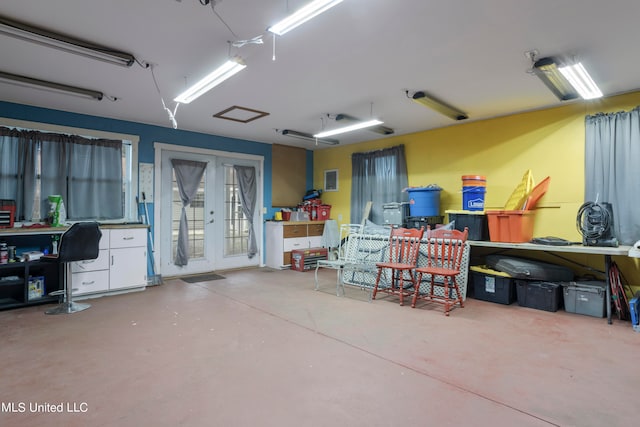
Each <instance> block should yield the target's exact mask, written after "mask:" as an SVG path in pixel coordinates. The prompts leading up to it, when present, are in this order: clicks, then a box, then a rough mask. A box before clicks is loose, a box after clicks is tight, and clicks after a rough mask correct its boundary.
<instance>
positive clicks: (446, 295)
mask: <svg viewBox="0 0 640 427" xmlns="http://www.w3.org/2000/svg"><path fill="white" fill-rule="evenodd" d="M450 292H451V288H450V287H449V277H448V276H445V277H444V315H445V316H449V308H450V307H451V299H450V298H449V293H450Z"/></svg>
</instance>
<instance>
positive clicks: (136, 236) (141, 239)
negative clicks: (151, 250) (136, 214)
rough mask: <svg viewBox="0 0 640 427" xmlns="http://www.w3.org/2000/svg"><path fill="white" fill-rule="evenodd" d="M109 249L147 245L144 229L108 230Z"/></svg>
mask: <svg viewBox="0 0 640 427" xmlns="http://www.w3.org/2000/svg"><path fill="white" fill-rule="evenodd" d="M109 242H110V247H111V248H133V247H136V246H146V245H147V230H146V229H145V228H117V229H113V230H109Z"/></svg>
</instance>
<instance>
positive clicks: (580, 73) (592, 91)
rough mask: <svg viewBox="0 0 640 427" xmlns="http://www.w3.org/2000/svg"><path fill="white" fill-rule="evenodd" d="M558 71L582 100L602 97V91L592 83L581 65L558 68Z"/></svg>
mask: <svg viewBox="0 0 640 427" xmlns="http://www.w3.org/2000/svg"><path fill="white" fill-rule="evenodd" d="M559 70H560V72H561V73H562V75H563V76H564V77H565V79H567V80H568V81H569V83H571V86H573V87H574V89H575V90H577V91H578V93H579V94H580V96H581V97H582V98H583V99H595V98H601V97H602V91H601V90H600V88H599V87H598V85H596V83H595V82H594V81H593V79H592V78H591V76H590V75H589V73H588V72H587V70H586V69H585V68H584V66H583V65H582V63H580V62H578V63H576V64H573V65H567V66H564V67H560V68H559Z"/></svg>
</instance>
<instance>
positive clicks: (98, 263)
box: [71, 249, 109, 273]
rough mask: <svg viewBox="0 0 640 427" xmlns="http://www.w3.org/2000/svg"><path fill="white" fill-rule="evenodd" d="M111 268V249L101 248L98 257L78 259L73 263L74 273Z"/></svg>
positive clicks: (72, 270) (72, 269)
mask: <svg viewBox="0 0 640 427" xmlns="http://www.w3.org/2000/svg"><path fill="white" fill-rule="evenodd" d="M108 269H109V249H101V250H100V252H99V253H98V258H96V259H87V260H84V261H76V262H72V263H71V272H72V273H82V272H84V271H96V270H108Z"/></svg>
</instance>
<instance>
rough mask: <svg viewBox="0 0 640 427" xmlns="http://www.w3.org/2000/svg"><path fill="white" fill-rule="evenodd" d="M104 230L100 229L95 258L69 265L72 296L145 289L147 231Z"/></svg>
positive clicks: (133, 229) (134, 229) (105, 228)
mask: <svg viewBox="0 0 640 427" xmlns="http://www.w3.org/2000/svg"><path fill="white" fill-rule="evenodd" d="M107 227H108V226H107ZM107 227H101V229H100V230H101V231H102V238H101V239H100V252H99V254H98V258H96V259H94V260H85V261H77V262H74V263H71V286H72V289H73V295H85V294H95V293H107V292H109V291H119V290H124V289H127V288H143V287H145V286H146V284H147V229H146V228H140V227H138V228H107Z"/></svg>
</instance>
